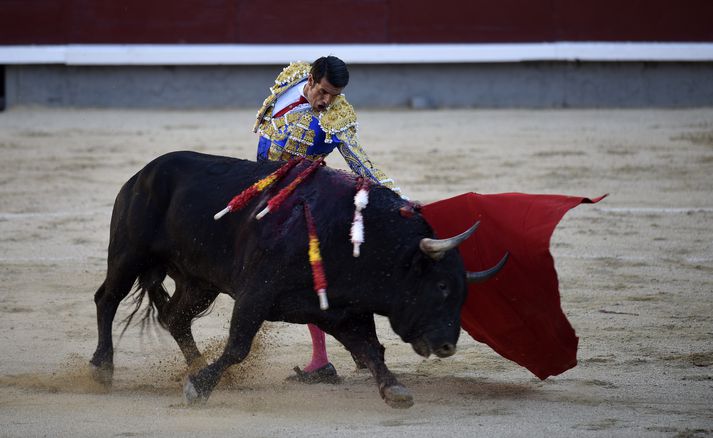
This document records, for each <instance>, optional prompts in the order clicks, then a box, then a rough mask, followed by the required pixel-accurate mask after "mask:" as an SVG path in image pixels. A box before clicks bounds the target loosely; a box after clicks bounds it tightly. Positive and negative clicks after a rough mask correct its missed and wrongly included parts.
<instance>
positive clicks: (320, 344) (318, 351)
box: [303, 324, 329, 373]
mask: <svg viewBox="0 0 713 438" xmlns="http://www.w3.org/2000/svg"><path fill="white" fill-rule="evenodd" d="M307 328H308V329H309V334H310V335H311V336H312V361H311V362H310V363H309V364H308V365H307V366H305V367H304V370H303V371H304V372H306V373H309V372H312V371H314V370H318V369H320V368H322V367H323V366H325V365H327V364H328V363H329V358H327V343H326V339H325V336H324V332H323V331H322V330H320V329H319V328H318V327H317V326H316V325H313V324H307Z"/></svg>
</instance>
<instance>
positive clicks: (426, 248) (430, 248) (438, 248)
mask: <svg viewBox="0 0 713 438" xmlns="http://www.w3.org/2000/svg"><path fill="white" fill-rule="evenodd" d="M478 225H480V221H478V222H476V223H474V224H473V226H472V227H470V228H468V229H467V230H465V231H464V232H463V233H461V234H459V235H457V236H455V237H451V238H450V239H429V238H428V237H424V238H423V239H421V243H420V244H419V247H420V248H421V251H423V253H424V254H426V255H427V256H429V257H431V258H432V259H433V260H440V259H442V258H443V256H444V255H445V254H446V251H448V250H450V249H453V248H455V247H457V246H458V245H460V244H461V243H463V241H464V240H465V239H467V238H468V237H470V235H471V234H473V232H474V231H475V230H476V228H478Z"/></svg>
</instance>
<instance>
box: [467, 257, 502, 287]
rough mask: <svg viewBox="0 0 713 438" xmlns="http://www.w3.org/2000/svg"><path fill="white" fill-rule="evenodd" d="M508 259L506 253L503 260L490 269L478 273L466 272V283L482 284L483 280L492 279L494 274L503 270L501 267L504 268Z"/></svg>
mask: <svg viewBox="0 0 713 438" xmlns="http://www.w3.org/2000/svg"><path fill="white" fill-rule="evenodd" d="M509 257H510V253H509V252H506V253H505V255H504V256H503V258H501V259H500V261H499V262H498V264H497V265H495V266H493V267H492V268H490V269H486V270H485V271H479V272H466V278H467V279H468V283H482V282H484V281H485V280H488V279H489V278H491V277H493V276H494V275H495V274H497V273H498V272H500V270H501V269H503V266H505V262H507V261H508V258H509Z"/></svg>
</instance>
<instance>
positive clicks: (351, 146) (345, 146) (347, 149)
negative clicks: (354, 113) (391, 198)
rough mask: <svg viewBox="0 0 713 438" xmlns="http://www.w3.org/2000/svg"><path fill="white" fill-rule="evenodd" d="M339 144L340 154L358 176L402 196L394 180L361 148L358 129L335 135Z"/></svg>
mask: <svg viewBox="0 0 713 438" xmlns="http://www.w3.org/2000/svg"><path fill="white" fill-rule="evenodd" d="M334 136H335V137H336V138H337V141H338V142H339V146H337V147H338V148H339V152H340V153H341V154H342V156H343V157H344V160H346V162H347V164H348V165H349V167H351V169H352V171H354V173H356V174H357V175H361V176H364V177H367V178H369V179H371V180H372V181H373V182H375V183H378V184H381V185H382V186H384V187H388V188H390V189H391V190H393V191H395V192H396V193H399V194H401V189H399V188H398V187H396V186H395V185H394V180H392V179H391V178H389V177H387V176H386V174H385V173H384V172H382V171H381V170H379V169H378V168H377V167H376V166H374V165H373V164H372V162H371V160H370V159H369V157H368V156H367V155H366V152H365V151H364V149H362V148H361V146H359V140H358V137H357V130H356V127H351V128H349V129H346V130H344V131H341V132H338V133H336V134H335V135H334Z"/></svg>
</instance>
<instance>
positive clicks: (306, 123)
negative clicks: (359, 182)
mask: <svg viewBox="0 0 713 438" xmlns="http://www.w3.org/2000/svg"><path fill="white" fill-rule="evenodd" d="M309 71H310V64H309V63H306V62H294V63H292V64H290V65H289V66H287V67H285V68H284V69H283V70H282V73H280V74H279V75H278V76H277V79H275V84H274V85H273V86H272V87H270V95H269V96H268V97H267V98H266V99H265V101H264V102H263V104H262V107H261V108H260V110H259V111H258V113H257V120H256V122H255V126H254V127H253V131H254V132H257V133H259V134H260V140H259V142H258V153H257V155H258V159H269V160H288V159H290V158H292V157H293V156H300V157H306V158H308V159H310V160H315V159H317V158H320V157H326V156H327V155H329V153H330V152H332V151H333V150H334V148H338V149H339V152H340V153H341V154H342V156H343V157H344V159H345V160H346V162H347V164H348V165H349V167H350V168H351V169H352V170H353V171H354V172H355V173H356V174H358V175H361V176H364V177H367V178H369V179H371V180H372V181H374V182H376V183H379V184H381V185H384V186H386V187H389V188H390V189H392V190H394V191H396V192H399V189H398V188H397V187H394V183H393V180H391V179H389V178H387V177H386V175H385V174H384V173H383V172H382V171H381V170H379V169H377V168H376V167H375V166H374V165H373V164H372V163H371V160H369V157H368V156H367V155H366V152H364V150H363V149H362V148H361V147H360V146H359V139H358V135H357V120H356V113H355V112H354V108H353V107H352V106H351V105H350V104H349V102H347V99H346V98H345V97H344V95H343V94H340V95H339V96H337V97H335V98H334V99H333V101H332V103H331V104H330V105H329V106H328V107H327V109H325V110H324V111H322V112H317V111H315V110H314V109H313V108H312V107H307V108H304V109H299V108H298V109H295V110H293V111H290V112H288V113H287V114H285V115H283V116H281V117H277V118H272V117H271V114H272V113H273V109H274V106H275V102H276V101H277V98H278V97H280V96H281V95H282V94H283V93H284V92H286V91H287V90H289V89H290V88H291V87H293V86H295V85H296V84H298V83H300V82H302V81H304V80H305V79H307V76H308V75H309Z"/></svg>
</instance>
